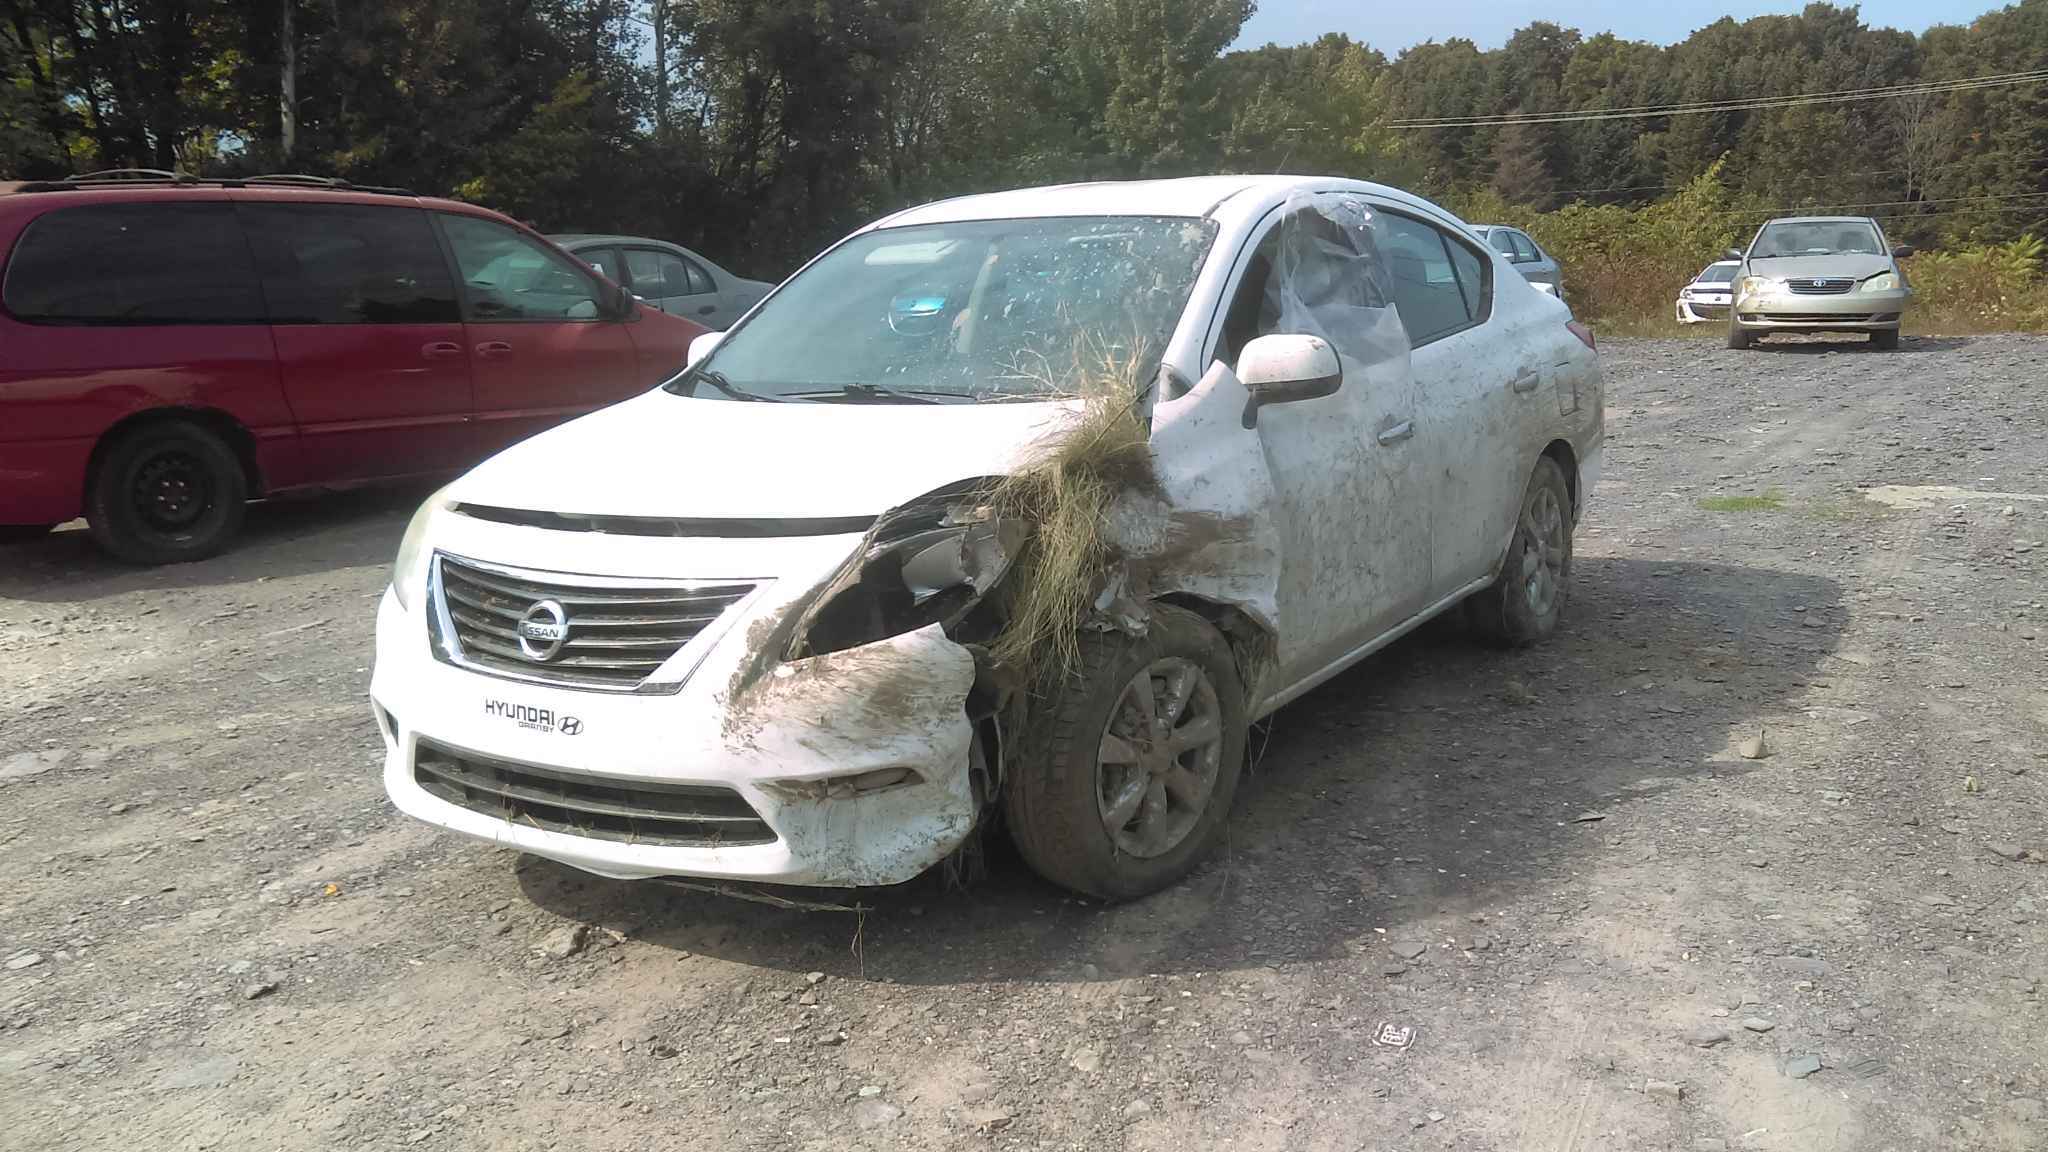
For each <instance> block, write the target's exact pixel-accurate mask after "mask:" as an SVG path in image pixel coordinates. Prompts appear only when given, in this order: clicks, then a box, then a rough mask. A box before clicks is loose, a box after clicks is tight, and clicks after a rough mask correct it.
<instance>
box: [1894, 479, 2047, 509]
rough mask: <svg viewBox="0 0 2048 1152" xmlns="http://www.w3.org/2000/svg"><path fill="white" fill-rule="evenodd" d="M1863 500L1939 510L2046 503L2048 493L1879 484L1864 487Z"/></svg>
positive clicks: (1896, 506) (1946, 485)
mask: <svg viewBox="0 0 2048 1152" xmlns="http://www.w3.org/2000/svg"><path fill="white" fill-rule="evenodd" d="M1863 498H1864V499H1866V500H1871V501H1875V502H1876V503H1879V504H1883V505H1885V506H1886V507H1888V508H1908V509H1916V508H1940V507H1945V506H1948V505H1954V504H1971V503H1981V502H1984V501H1993V502H1998V503H2007V504H2011V503H2021V504H2048V494H2043V493H2037V492H1984V491H1979V490H1978V489H1975V488H1957V487H1953V486H1951V485H1948V484H1880V485H1878V486H1877V487H1875V488H1865V489H1864V490H1863Z"/></svg>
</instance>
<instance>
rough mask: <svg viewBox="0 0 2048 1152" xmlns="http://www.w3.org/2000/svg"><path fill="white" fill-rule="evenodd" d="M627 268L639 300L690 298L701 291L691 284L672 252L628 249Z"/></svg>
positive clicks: (679, 259) (687, 270) (677, 257)
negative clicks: (667, 297)
mask: <svg viewBox="0 0 2048 1152" xmlns="http://www.w3.org/2000/svg"><path fill="white" fill-rule="evenodd" d="M626 266H627V268H629V269H630V270H631V271H632V273H633V291H635V292H638V293H639V294H640V295H642V296H646V297H649V298H652V297H656V296H690V295H694V294H695V293H697V292H699V291H703V289H699V288H697V287H696V286H695V285H693V284H692V283H691V282H690V270H689V268H688V267H686V266H685V265H684V263H683V261H682V258H681V257H679V256H677V255H676V254H675V253H673V252H664V251H662V250H661V249H659V248H628V249H626Z"/></svg>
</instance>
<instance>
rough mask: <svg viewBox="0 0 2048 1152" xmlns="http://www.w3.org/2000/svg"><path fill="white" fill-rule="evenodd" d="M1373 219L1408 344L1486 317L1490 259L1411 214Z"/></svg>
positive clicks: (1386, 214) (1389, 214)
mask: <svg viewBox="0 0 2048 1152" xmlns="http://www.w3.org/2000/svg"><path fill="white" fill-rule="evenodd" d="M1376 220H1377V227H1378V228H1379V230H1380V251H1381V252H1382V253H1383V254H1384V255H1385V256H1386V260H1387V270H1388V271H1389V272H1390V273H1392V279H1393V290H1394V304H1395V306H1396V307H1397V308H1398V309H1399V310H1400V313H1401V323H1402V325H1403V326H1404V327H1406V328H1407V329H1408V341H1409V343H1410V344H1411V345H1413V346H1414V347H1417V348H1420V347H1421V346H1422V345H1424V344H1427V343H1429V342H1430V341H1432V340H1437V339H1440V338H1442V337H1444V336H1448V335H1450V334H1451V333H1452V332H1455V331H1457V330H1459V329H1460V328H1465V327H1468V326H1470V325H1472V324H1475V323H1477V322H1479V321H1481V320H1484V319H1485V318H1486V315H1487V311H1488V309H1489V307H1490V305H1491V301H1492V291H1493V285H1492V282H1491V281H1490V279H1489V278H1488V269H1489V268H1490V267H1491V262H1490V261H1485V260H1481V259H1480V257H1479V253H1477V252H1474V251H1472V250H1471V249H1470V248H1469V247H1467V246H1466V245H1465V244H1464V242H1462V241H1459V240H1454V239H1452V238H1451V236H1450V234H1449V233H1447V232H1445V231H1443V230H1442V229H1439V228H1437V227H1435V226H1433V225H1430V224H1425V223H1423V222H1422V221H1420V220H1417V219H1415V218H1413V217H1410V216H1401V215H1398V214H1396V213H1393V212H1383V213H1381V214H1379V216H1377V217H1376ZM1495 235H1499V233H1495Z"/></svg>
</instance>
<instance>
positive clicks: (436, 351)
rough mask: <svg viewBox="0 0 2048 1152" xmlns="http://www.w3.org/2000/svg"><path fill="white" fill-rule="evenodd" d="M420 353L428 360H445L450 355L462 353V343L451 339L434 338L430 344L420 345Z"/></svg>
mask: <svg viewBox="0 0 2048 1152" xmlns="http://www.w3.org/2000/svg"><path fill="white" fill-rule="evenodd" d="M420 355H421V356H422V357H423V358H425V359H428V360H446V359H448V358H449V357H451V356H460V355H462V345H460V344H457V343H456V342H455V341H453V340H436V341H434V342H433V343H431V344H422V345H420Z"/></svg>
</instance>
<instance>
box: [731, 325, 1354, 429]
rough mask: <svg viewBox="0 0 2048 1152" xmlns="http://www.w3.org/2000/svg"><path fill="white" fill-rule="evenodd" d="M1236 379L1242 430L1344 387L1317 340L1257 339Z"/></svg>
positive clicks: (1325, 345)
mask: <svg viewBox="0 0 2048 1152" xmlns="http://www.w3.org/2000/svg"><path fill="white" fill-rule="evenodd" d="M693 351H694V349H693ZM1237 379H1238V382H1239V383H1241V384H1243V385H1244V390H1245V391H1246V392H1249V393H1251V396H1250V398H1249V399H1247V400H1246V402H1245V406H1244V426H1245V427H1247V428H1256V427H1258V424H1259V409H1260V408H1263V407H1265V406H1266V405H1268V404H1292V403H1294V402H1295V401H1298V400H1316V399H1320V398H1321V397H1324V396H1329V395H1332V394H1334V393H1335V392H1336V391H1337V389H1339V388H1341V387H1343V386H1344V364H1343V362H1342V361H1340V360H1339V359H1338V358H1337V350H1336V349H1335V348H1332V347H1330V342H1329V341H1327V340H1324V339H1323V338H1321V337H1320V336H1285V335H1273V336H1261V337H1259V338H1258V339H1256V340H1253V341H1252V342H1251V343H1249V344H1246V345H1245V346H1244V351H1242V352H1240V353H1238V356H1237Z"/></svg>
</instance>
